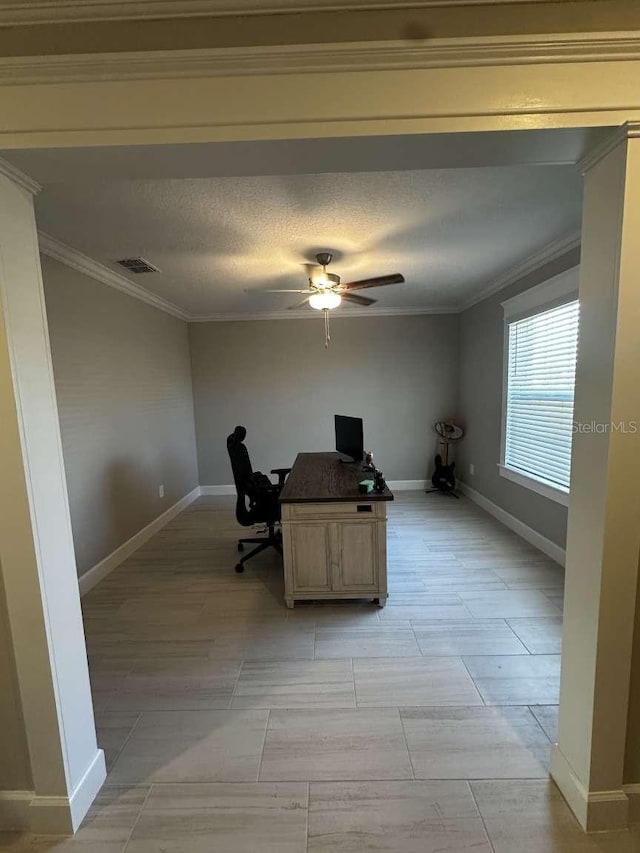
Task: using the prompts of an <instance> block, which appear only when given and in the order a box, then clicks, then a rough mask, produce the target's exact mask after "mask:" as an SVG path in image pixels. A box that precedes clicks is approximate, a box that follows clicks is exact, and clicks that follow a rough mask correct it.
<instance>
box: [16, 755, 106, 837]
mask: <svg viewBox="0 0 640 853" xmlns="http://www.w3.org/2000/svg"><path fill="white" fill-rule="evenodd" d="M106 778H107V765H106V762H105V758H104V750H102V749H97V750H96V754H95V756H94V758H93V761H92V762H91V764H90V765H89V766H88V767H87V769H86V771H85V774H84V776H83V777H82V779H81V780H80V781H79V782H78V784H77V785H76V787H75V790H74V791H73V793H72V794H71V796H70V797H69V809H70V812H71V823H72V825H73V832H75V831H76V830H77V829H78V827H79V826H80V824H81V823H82V821H83V820H84V817H85V815H86V813H87V812H88V811H89V808H90V807H91V803H92V802H93V801H94V800H95V798H96V795H97V794H98V791H99V790H100V788H102V786H103V785H104V780H105V779H106ZM32 805H33V803H32ZM31 828H32V831H33V832H35V830H34V829H33V818H32V819H31Z"/></svg>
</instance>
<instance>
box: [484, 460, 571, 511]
mask: <svg viewBox="0 0 640 853" xmlns="http://www.w3.org/2000/svg"><path fill="white" fill-rule="evenodd" d="M498 470H499V471H500V476H501V477H504V478H505V479H507V480H511V482H512V483H517V484H518V485H519V486H524V488H525V489H530V490H531V491H532V492H537V494H539V495H542V496H543V497H545V498H549V500H552V501H555V502H556V503H559V504H562V506H569V492H565V491H564V490H563V489H560V488H556V487H555V486H551V485H548V484H547V483H543V482H542V480H536V479H535V478H534V477H529V476H527V475H526V474H523V473H521V472H520V471H516V470H515V469H514V468H508V467H507V466H506V465H500V464H499V465H498Z"/></svg>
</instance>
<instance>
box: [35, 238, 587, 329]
mask: <svg viewBox="0 0 640 853" xmlns="http://www.w3.org/2000/svg"><path fill="white" fill-rule="evenodd" d="M38 240H39V244H40V251H41V252H42V254H44V255H47V256H48V257H50V258H54V260H56V261H60V262H61V263H63V264H66V265H67V266H69V267H71V268H72V269H75V270H78V272H81V273H84V274H85V275H88V276H89V277H90V278H93V279H95V280H96V281H100V282H102V283H103V284H106V285H108V286H109V287H113V288H115V289H116V290H119V291H121V292H122V293H126V294H127V295H128V296H132V297H133V298H134V299H139V300H140V301H141V302H145V303H146V304H147V305H151V306H153V307H154V308H158V309H159V310H160V311H165V312H166V313H167V314H171V315H172V316H174V317H178V318H179V319H180V320H184V321H185V322H187V323H229V322H246V321H255V320H315V319H318V318H319V317H320V313H319V312H316V311H313V310H310V309H308V308H301V309H296V310H295V311H291V310H288V309H285V310H280V311H262V312H259V313H258V312H251V311H247V312H241V313H233V314H228V313H215V314H191V313H189V312H188V311H184V310H183V309H182V308H179V307H178V306H177V305H175V304H174V303H173V302H169V301H168V300H166V299H163V298H162V297H161V296H156V295H155V294H154V293H151V292H150V291H149V290H147V289H146V288H144V287H140V285H138V284H135V283H134V282H132V281H129V279H128V278H126V277H125V276H123V275H121V274H120V273H118V272H116V271H115V270H111V269H109V267H106V266H104V264H101V263H98V261H94V260H93V259H92V258H90V257H88V256H87V255H84V254H83V253H82V252H79V251H77V249H73V248H71V246H68V245H67V244H66V243H63V242H62V241H61V240H57V239H56V238H55V237H52V236H51V235H50V234H45V233H44V232H42V231H39V232H38ZM579 245H580V233H579V232H574V233H572V234H569V235H567V236H565V237H562V238H560V239H559V240H554V241H553V242H552V243H549V244H547V246H545V247H544V248H543V249H541V250H540V251H538V252H535V253H534V254H532V255H529V256H528V257H527V258H525V259H524V260H523V261H520V262H519V263H518V264H516V265H515V266H513V267H511V268H510V269H508V270H506V271H505V272H504V273H503V274H502V275H500V276H498V278H496V279H493V280H492V281H491V283H490V284H488V285H487V286H486V287H483V288H481V289H480V290H479V291H478V292H476V293H474V294H473V296H471V297H470V298H469V299H467V300H466V301H463V302H460V303H457V304H454V305H423V306H413V307H408V308H383V307H378V308H356V307H353V306H351V305H349V306H342V308H339V309H336V310H335V311H333V312H332V316H333V317H335V318H336V319H345V318H349V317H370V318H371V317H417V316H424V315H434V314H460V313H462V312H463V311H466V310H467V309H468V308H471V307H473V306H474V305H477V304H478V303H479V302H482V301H483V300H484V299H487V298H488V297H489V296H492V295H493V294H495V293H498V292H499V291H501V290H504V288H506V287H509V285H511V284H515V283H516V282H517V281H519V280H520V279H522V278H524V277H525V276H526V275H529V274H530V273H532V272H535V270H537V269H540V267H543V266H544V265H545V264H548V263H550V262H551V261H553V260H555V259H556V258H560V257H562V255H565V254H566V253H567V252H570V251H571V250H572V249H575V248H577V247H578V246H579Z"/></svg>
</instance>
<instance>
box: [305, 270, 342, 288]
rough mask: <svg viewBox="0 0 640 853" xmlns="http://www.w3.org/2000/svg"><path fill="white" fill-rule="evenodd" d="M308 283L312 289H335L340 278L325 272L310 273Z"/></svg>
mask: <svg viewBox="0 0 640 853" xmlns="http://www.w3.org/2000/svg"><path fill="white" fill-rule="evenodd" d="M309 281H310V282H311V284H312V285H313V286H314V287H335V286H337V285H339V284H340V276H339V275H336V274H335V273H332V272H327V271H326V270H318V271H317V272H313V273H311V276H310V277H309Z"/></svg>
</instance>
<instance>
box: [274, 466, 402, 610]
mask: <svg viewBox="0 0 640 853" xmlns="http://www.w3.org/2000/svg"><path fill="white" fill-rule="evenodd" d="M369 476H370V475H368V474H367V472H365V471H363V470H362V465H361V464H357V465H356V464H345V463H342V462H340V461H339V456H338V454H337V453H299V454H298V456H297V458H296V461H295V464H294V466H293V468H292V470H291V473H290V474H289V477H288V478H287V482H286V485H285V487H284V489H283V490H282V492H281V494H280V503H281V505H282V537H283V551H284V596H285V602H286V604H287V607H293V605H294V602H295V601H296V600H299V599H310V598H324V599H326V598H368V597H369V596H370V597H372V598H373V599H374V600H375V601H376V602H377V603H378V605H379V606H380V607H384V605H385V603H386V601H387V510H386V507H387V501H392V500H393V495H392V493H391V492H390V491H389V489H388V488H385V490H384V492H382V493H380V494H378V493H376V492H371V493H370V494H366V495H362V494H360V493H359V492H358V483H359V482H360V481H361V480H364V479H367V478H368V477H369Z"/></svg>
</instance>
